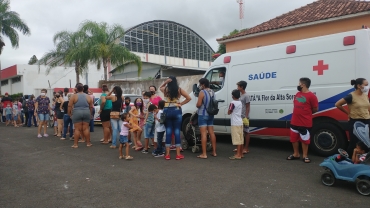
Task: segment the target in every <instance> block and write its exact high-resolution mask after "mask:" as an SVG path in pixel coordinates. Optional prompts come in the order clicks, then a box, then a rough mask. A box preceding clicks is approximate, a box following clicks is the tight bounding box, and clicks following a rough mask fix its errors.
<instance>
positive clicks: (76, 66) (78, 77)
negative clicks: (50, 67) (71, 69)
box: [75, 61, 80, 84]
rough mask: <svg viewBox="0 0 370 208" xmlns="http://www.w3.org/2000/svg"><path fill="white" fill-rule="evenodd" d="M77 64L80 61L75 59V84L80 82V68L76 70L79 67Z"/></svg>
mask: <svg viewBox="0 0 370 208" xmlns="http://www.w3.org/2000/svg"><path fill="white" fill-rule="evenodd" d="M79 65H80V63H79V62H78V61H76V63H75V71H76V84H77V83H80V70H78V69H79V68H80V67H79Z"/></svg>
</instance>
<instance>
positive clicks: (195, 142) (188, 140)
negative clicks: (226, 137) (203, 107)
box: [181, 112, 212, 153]
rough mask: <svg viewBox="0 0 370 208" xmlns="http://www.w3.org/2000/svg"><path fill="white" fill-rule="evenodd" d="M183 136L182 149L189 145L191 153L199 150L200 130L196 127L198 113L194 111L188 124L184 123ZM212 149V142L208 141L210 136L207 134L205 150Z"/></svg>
mask: <svg viewBox="0 0 370 208" xmlns="http://www.w3.org/2000/svg"><path fill="white" fill-rule="evenodd" d="M185 129H186V130H185V132H184V136H185V138H184V139H182V142H181V146H182V149H184V150H186V149H188V148H189V147H190V146H192V147H191V151H192V152H193V153H196V152H199V151H200V147H201V138H200V131H199V127H198V113H197V112H194V113H193V114H192V115H191V117H190V121H189V123H188V124H186V128H185ZM211 150H212V144H211V142H210V136H209V134H207V152H209V151H211Z"/></svg>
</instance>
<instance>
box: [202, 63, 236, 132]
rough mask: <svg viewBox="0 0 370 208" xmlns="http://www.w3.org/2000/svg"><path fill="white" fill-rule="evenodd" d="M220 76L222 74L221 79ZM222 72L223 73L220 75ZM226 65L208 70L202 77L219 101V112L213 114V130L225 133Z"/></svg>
mask: <svg viewBox="0 0 370 208" xmlns="http://www.w3.org/2000/svg"><path fill="white" fill-rule="evenodd" d="M220 74H221V76H224V77H223V78H222V79H223V80H221V78H220ZM222 74H223V75H222ZM226 77H227V75H226V67H217V68H213V69H211V70H209V71H208V73H207V74H206V76H205V77H204V78H206V79H208V80H209V82H210V88H211V89H212V90H213V91H214V92H215V95H216V100H218V101H219V103H218V108H219V109H220V111H219V113H218V114H217V115H215V121H214V130H215V132H218V133H226V120H225V119H226V116H227V108H228V106H227V98H228V97H227V96H228V95H229V94H230V93H227V92H228V90H227V84H226ZM229 96H231V95H229Z"/></svg>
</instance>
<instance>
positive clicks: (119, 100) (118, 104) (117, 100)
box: [105, 86, 125, 149]
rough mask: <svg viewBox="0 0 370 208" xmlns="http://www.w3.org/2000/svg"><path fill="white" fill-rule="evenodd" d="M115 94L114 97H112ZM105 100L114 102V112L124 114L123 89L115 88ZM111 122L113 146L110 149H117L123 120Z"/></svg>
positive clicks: (111, 120) (112, 120)
mask: <svg viewBox="0 0 370 208" xmlns="http://www.w3.org/2000/svg"><path fill="white" fill-rule="evenodd" d="M113 93H114V95H112V94H113ZM105 99H107V100H111V101H112V112H119V113H120V115H121V114H122V105H123V101H124V99H125V98H124V97H123V96H122V89H121V87H119V86H115V87H114V88H113V90H112V91H111V92H110V93H109V94H108V95H107V97H105ZM110 122H111V126H112V146H110V148H112V149H115V148H116V147H117V143H116V142H117V135H118V136H119V134H120V132H121V126H122V120H121V119H120V118H118V119H113V118H111V119H110Z"/></svg>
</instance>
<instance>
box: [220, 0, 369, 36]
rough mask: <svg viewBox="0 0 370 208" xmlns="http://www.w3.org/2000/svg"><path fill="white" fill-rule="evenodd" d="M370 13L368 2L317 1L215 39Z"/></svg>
mask: <svg viewBox="0 0 370 208" xmlns="http://www.w3.org/2000/svg"><path fill="white" fill-rule="evenodd" d="M365 11H370V2H368V1H361V0H318V1H316V2H313V3H311V4H307V5H306V6H303V7H301V8H298V9H295V10H293V11H290V12H288V13H285V14H283V15H280V16H278V17H276V18H274V19H271V20H269V21H267V22H264V23H262V24H259V25H257V26H255V27H252V28H250V29H247V30H244V31H242V32H239V33H237V34H235V35H231V36H228V37H224V38H220V39H217V40H218V41H222V40H227V39H232V38H236V37H242V36H248V35H251V34H256V33H260V32H265V31H269V30H276V29H279V28H284V27H289V26H294V25H299V24H304V23H310V22H315V21H320V20H325V19H329V18H334V17H340V16H345V15H350V14H356V13H360V12H365Z"/></svg>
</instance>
